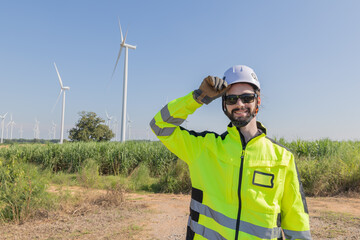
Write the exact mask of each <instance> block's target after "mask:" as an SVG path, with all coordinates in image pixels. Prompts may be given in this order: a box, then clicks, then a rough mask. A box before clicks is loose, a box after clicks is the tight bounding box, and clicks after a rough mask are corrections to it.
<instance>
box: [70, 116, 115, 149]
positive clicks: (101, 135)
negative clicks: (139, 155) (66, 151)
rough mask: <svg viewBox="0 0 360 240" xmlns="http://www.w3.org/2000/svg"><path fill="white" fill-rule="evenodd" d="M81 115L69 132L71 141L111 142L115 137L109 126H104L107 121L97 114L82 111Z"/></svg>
mask: <svg viewBox="0 0 360 240" xmlns="http://www.w3.org/2000/svg"><path fill="white" fill-rule="evenodd" d="M79 115H80V119H79V121H78V123H77V124H76V126H75V127H74V128H72V129H70V131H69V139H70V140H71V141H84V142H91V141H96V142H100V141H110V139H112V138H113V137H114V136H115V135H114V133H113V132H112V131H111V129H110V128H109V127H108V126H106V125H105V124H102V123H104V122H105V120H103V119H102V118H100V117H98V116H96V113H94V112H85V111H82V112H80V113H79Z"/></svg>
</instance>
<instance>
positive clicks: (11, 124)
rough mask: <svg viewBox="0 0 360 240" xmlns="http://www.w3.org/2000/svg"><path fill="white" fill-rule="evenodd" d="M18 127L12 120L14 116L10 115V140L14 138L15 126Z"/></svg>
mask: <svg viewBox="0 0 360 240" xmlns="http://www.w3.org/2000/svg"><path fill="white" fill-rule="evenodd" d="M15 125H16V123H15V122H14V120H13V119H12V114H10V122H9V123H8V125H7V127H9V126H10V140H12V137H13V130H14V126H15Z"/></svg>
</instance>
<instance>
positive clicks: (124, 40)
mask: <svg viewBox="0 0 360 240" xmlns="http://www.w3.org/2000/svg"><path fill="white" fill-rule="evenodd" d="M127 34H128V30H126V33H125V37H124V40H123V41H122V43H123V44H125V41H126V36H127Z"/></svg>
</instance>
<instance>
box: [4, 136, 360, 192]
mask: <svg viewBox="0 0 360 240" xmlns="http://www.w3.org/2000/svg"><path fill="white" fill-rule="evenodd" d="M278 141H279V142H280V143H281V144H283V145H284V146H286V147H287V148H289V149H290V150H291V151H292V152H293V153H294V155H295V158H296V162H297V166H298V170H299V173H300V176H301V180H302V182H303V186H304V189H305V192H306V194H307V195H308V196H329V195H336V194H340V193H344V192H351V191H353V192H360V142H358V141H357V142H355V141H331V140H329V139H322V140H317V141H303V140H297V141H292V142H286V141H285V140H284V139H279V140H278ZM0 157H3V158H4V159H21V160H22V161H23V162H26V163H35V164H37V165H38V166H41V167H42V168H44V169H51V171H52V172H55V173H61V172H63V173H75V174H78V175H77V176H78V178H79V174H80V176H81V174H83V176H84V177H86V176H94V178H96V176H97V175H94V174H89V171H90V170H86V166H87V165H86V163H87V161H88V160H89V159H91V161H92V165H94V166H96V169H97V170H96V171H97V172H98V173H99V175H115V176H118V175H122V176H125V177H126V176H130V177H131V178H132V179H133V180H134V181H135V182H136V181H137V182H139V183H138V184H135V185H133V187H131V188H132V189H139V188H143V189H144V190H146V189H148V190H153V191H163V192H187V191H188V190H189V189H190V187H191V186H190V184H189V183H190V180H189V176H188V174H187V172H186V171H187V166H186V165H185V164H183V165H179V164H178V163H176V160H177V157H176V156H175V155H174V154H172V153H171V152H169V151H168V150H167V149H166V148H165V147H164V146H163V145H162V144H161V143H160V142H148V141H128V142H126V143H118V142H107V143H106V142H104V143H66V144H63V145H59V144H51V143H49V144H27V145H16V144H14V145H11V146H10V147H8V148H0ZM90 169H91V168H90ZM86 171H88V172H86ZM154 178H156V179H157V180H158V183H154V180H153V179H154ZM86 181H88V182H87V183H86V184H88V185H92V184H94V183H92V182H91V181H97V180H94V179H87V180H86ZM84 182H85V180H84ZM141 182H142V183H149V184H147V185H146V184H142V183H141ZM150 182H151V183H152V184H150ZM156 184H158V185H156ZM159 184H160V185H159ZM95 185H96V184H95ZM139 186H142V187H139Z"/></svg>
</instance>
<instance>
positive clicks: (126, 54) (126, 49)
mask: <svg viewBox="0 0 360 240" xmlns="http://www.w3.org/2000/svg"><path fill="white" fill-rule="evenodd" d="M119 28H120V35H121V43H120V50H119V54H118V57H117V59H116V63H115V67H114V71H113V73H112V77H113V76H114V73H115V70H116V66H117V64H118V62H119V58H120V55H121V51H122V49H123V48H125V62H124V86H123V106H122V122H121V142H125V130H126V99H127V78H128V49H129V48H130V49H134V50H135V49H136V46H133V45H129V44H127V43H125V41H126V36H127V31H126V34H125V38H123V34H122V30H121V24H120V19H119Z"/></svg>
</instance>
